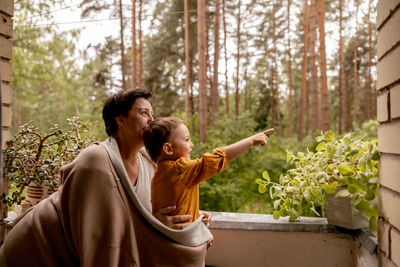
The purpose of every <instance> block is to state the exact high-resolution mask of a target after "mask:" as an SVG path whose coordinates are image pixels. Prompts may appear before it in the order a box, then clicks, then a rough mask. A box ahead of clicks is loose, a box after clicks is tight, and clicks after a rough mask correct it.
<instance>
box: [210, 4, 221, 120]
mask: <svg viewBox="0 0 400 267" xmlns="http://www.w3.org/2000/svg"><path fill="white" fill-rule="evenodd" d="M219 11H220V0H216V1H215V27H214V31H215V34H214V49H215V52H214V75H213V78H214V81H213V83H212V87H211V113H212V114H213V115H214V114H216V113H218V111H219V91H218V87H219V82H218V61H219V21H220V16H219Z"/></svg>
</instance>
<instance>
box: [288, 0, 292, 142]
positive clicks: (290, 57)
mask: <svg viewBox="0 0 400 267" xmlns="http://www.w3.org/2000/svg"><path fill="white" fill-rule="evenodd" d="M287 35H288V49H287V54H288V80H289V137H292V136H293V92H292V91H293V82H292V56H291V53H290V0H288V13H287Z"/></svg>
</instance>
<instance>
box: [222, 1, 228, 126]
mask: <svg viewBox="0 0 400 267" xmlns="http://www.w3.org/2000/svg"><path fill="white" fill-rule="evenodd" d="M225 10H226V6H225V0H222V22H223V25H224V55H225V112H226V116H227V117H228V118H229V87H228V53H227V46H226V14H225V12H226V11H225Z"/></svg>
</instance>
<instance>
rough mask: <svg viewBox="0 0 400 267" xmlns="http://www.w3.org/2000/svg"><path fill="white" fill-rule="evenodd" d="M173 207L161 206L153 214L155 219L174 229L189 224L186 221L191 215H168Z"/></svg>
mask: <svg viewBox="0 0 400 267" xmlns="http://www.w3.org/2000/svg"><path fill="white" fill-rule="evenodd" d="M175 209H176V207H175V206H169V207H165V208H162V209H160V210H158V211H157V213H155V214H154V217H156V218H157V220H159V221H160V222H162V223H163V224H164V225H165V226H167V227H169V228H172V229H175V230H181V229H183V228H185V227H186V226H188V225H189V224H190V223H189V222H187V221H189V220H190V219H191V218H192V215H168V214H170V213H171V212H173V211H174V210H175ZM210 218H211V215H210Z"/></svg>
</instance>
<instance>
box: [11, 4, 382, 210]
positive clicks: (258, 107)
mask: <svg viewBox="0 0 400 267" xmlns="http://www.w3.org/2000/svg"><path fill="white" fill-rule="evenodd" d="M69 8H74V9H75V10H78V12H80V14H81V21H79V22H64V24H68V23H69V24H76V25H78V26H77V27H76V28H75V29H70V30H67V31H62V30H60V26H61V24H63V23H55V20H54V18H55V16H56V15H57V12H58V11H60V10H63V9H69ZM375 9H376V1H375V0H367V1H359V0H325V1H323V0H304V1H301V0H297V1H296V0H285V1H277V0H274V1H260V0H247V1H245V0H232V1H225V0H210V1H205V0H198V1H193V0H179V1H177V0H170V1H154V0H147V1H143V0H136V1H135V0H132V1H131V0H129V1H128V0H124V1H122V0H109V1H97V0H83V1H82V2H79V3H78V4H76V3H75V4H67V3H66V1H60V0H15V13H14V37H13V80H12V86H13V105H12V109H13V118H12V122H13V125H12V128H13V133H15V132H16V131H17V128H18V126H19V125H22V124H23V123H24V122H26V121H33V122H34V124H35V125H37V126H38V127H39V129H42V130H43V131H45V130H46V129H48V128H50V127H51V125H52V124H53V123H58V124H59V125H60V126H61V127H66V126H67V120H66V119H67V118H71V117H73V116H79V118H80V119H81V120H82V121H84V122H87V123H92V128H91V130H90V132H89V133H88V135H94V136H95V137H96V138H97V139H99V140H102V139H105V138H106V134H105V131H104V126H103V122H102V118H101V109H102V105H103V103H104V100H105V99H106V98H107V96H108V95H109V94H110V93H112V92H115V91H117V90H120V89H127V88H134V87H147V88H150V89H152V90H153V92H154V97H153V98H152V103H153V108H154V112H155V114H156V116H157V117H161V116H178V117H181V118H183V119H185V121H186V122H187V124H188V126H189V128H190V130H191V134H192V139H193V143H194V144H195V147H194V151H193V153H192V158H194V157H197V156H199V155H200V154H201V153H203V152H204V151H210V150H212V149H213V148H215V147H218V146H223V145H226V144H230V143H233V142H235V141H237V140H239V139H240V138H243V137H246V136H249V135H252V134H254V133H255V132H257V131H260V130H263V129H266V128H270V127H275V129H276V131H275V133H274V134H273V135H271V136H270V143H269V145H268V146H267V147H263V148H253V149H251V150H250V151H249V152H247V153H246V154H245V155H244V156H242V157H240V158H238V159H236V160H235V161H233V162H232V163H231V167H230V168H229V169H228V170H226V171H225V172H223V173H222V174H219V175H218V176H216V177H215V178H213V179H210V180H208V181H206V182H204V183H202V184H201V185H200V198H201V199H200V205H201V208H202V209H205V210H210V211H232V212H255V213H271V212H272V210H273V209H272V205H271V200H270V199H269V197H268V195H265V194H263V195H261V194H259V193H258V189H257V184H256V183H255V182H254V181H255V179H257V178H259V177H261V174H262V172H263V171H264V170H268V172H269V174H270V176H271V179H273V180H278V178H279V175H280V174H281V173H283V172H285V171H286V170H287V169H288V168H289V166H288V164H287V162H286V150H290V151H293V152H296V151H305V150H306V149H309V150H313V149H314V148H315V142H314V139H315V136H316V135H317V134H318V133H319V132H320V130H323V131H327V130H332V131H333V132H335V133H336V134H337V135H343V134H345V133H347V132H352V131H355V132H356V133H357V134H358V135H361V136H363V138H365V139H370V138H374V137H376V134H377V130H376V129H377V123H376V121H374V118H375V114H376V96H375V94H376V93H375V89H374V88H375V81H376V57H375V50H376V34H375V14H376V10H375ZM133 14H134V15H133ZM108 20H117V21H118V22H119V27H118V28H115V29H114V32H113V33H110V34H109V35H108V34H107V33H104V32H102V33H101V34H103V35H105V38H104V40H103V41H102V42H99V43H90V44H88V45H87V46H86V47H85V48H83V49H82V48H79V47H78V46H77V44H78V43H79V40H80V39H81V38H83V36H82V30H81V27H79V23H82V24H80V25H83V24H85V23H93V22H96V21H108ZM186 25H188V27H186ZM115 32H118V34H115ZM99 34H100V33H99ZM132 36H134V38H132ZM325 36H328V37H327V38H326V37H325ZM133 40H134V41H133ZM326 40H328V43H326ZM133 62H134V63H133ZM303 214H304V215H312V214H311V213H309V212H307V211H304V212H303Z"/></svg>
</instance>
